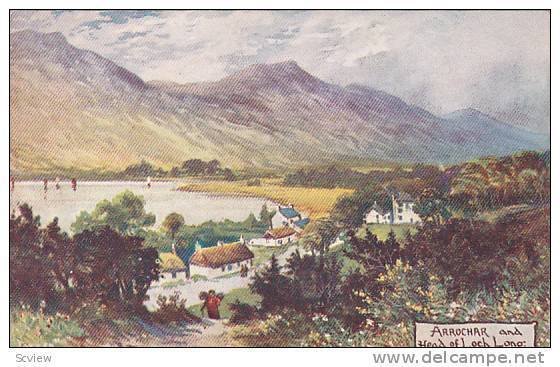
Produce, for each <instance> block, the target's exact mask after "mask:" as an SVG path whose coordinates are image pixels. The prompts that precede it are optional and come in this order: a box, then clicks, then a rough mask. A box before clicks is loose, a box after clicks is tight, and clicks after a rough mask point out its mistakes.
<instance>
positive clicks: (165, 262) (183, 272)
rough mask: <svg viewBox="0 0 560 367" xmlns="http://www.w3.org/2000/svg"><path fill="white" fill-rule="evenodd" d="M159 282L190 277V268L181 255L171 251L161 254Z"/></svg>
mask: <svg viewBox="0 0 560 367" xmlns="http://www.w3.org/2000/svg"><path fill="white" fill-rule="evenodd" d="M159 264H160V273H159V281H158V282H159V283H163V282H167V281H170V280H176V279H183V280H186V279H187V277H188V269H187V267H186V265H185V263H184V262H183V260H181V258H180V257H179V256H177V255H176V254H174V253H171V252H164V253H161V254H159Z"/></svg>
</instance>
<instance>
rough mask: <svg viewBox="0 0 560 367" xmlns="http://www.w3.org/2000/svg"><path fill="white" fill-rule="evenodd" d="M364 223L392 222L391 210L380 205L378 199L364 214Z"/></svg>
mask: <svg viewBox="0 0 560 367" xmlns="http://www.w3.org/2000/svg"><path fill="white" fill-rule="evenodd" d="M364 223H366V224H371V223H383V224H391V223H392V221H391V210H385V209H383V208H382V207H381V206H380V205H378V204H377V201H376V202H375V203H374V204H373V206H372V207H371V208H370V210H369V211H368V212H367V213H366V215H365V216H364Z"/></svg>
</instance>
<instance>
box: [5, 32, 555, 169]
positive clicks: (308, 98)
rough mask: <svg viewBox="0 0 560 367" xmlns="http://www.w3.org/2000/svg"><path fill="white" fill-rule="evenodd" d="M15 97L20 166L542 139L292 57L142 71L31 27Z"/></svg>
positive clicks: (15, 67) (459, 153)
mask: <svg viewBox="0 0 560 367" xmlns="http://www.w3.org/2000/svg"><path fill="white" fill-rule="evenodd" d="M10 108H11V120H10V122H11V123H10V133H11V134H10V142H11V144H12V149H11V152H10V154H11V160H10V161H11V162H10V164H11V166H10V167H11V169H14V170H30V169H34V170H37V169H48V168H49V167H54V166H57V167H83V168H103V169H111V168H117V167H118V168H122V167H123V166H124V165H127V164H131V163H136V162H138V161H140V160H142V159H145V160H147V161H150V162H152V163H154V164H157V165H161V166H164V167H168V166H170V165H173V164H177V163H179V162H181V161H183V160H186V159H189V158H201V159H219V160H220V161H222V162H224V163H225V164H227V165H230V166H232V167H236V168H249V167H261V168H263V167H266V168H281V167H288V166H299V165H301V166H303V165H307V164H323V163H328V162H336V161H340V160H344V159H351V160H359V159H366V160H380V161H381V160H383V161H387V160H391V161H399V162H400V161H403V162H404V161H406V162H453V161H460V160H464V159H470V158H475V157H477V156H481V155H493V154H507V153H511V152H514V151H517V150H523V149H544V148H546V147H547V145H546V144H547V141H546V139H545V137H540V138H539V135H538V134H536V135H535V134H533V135H532V134H530V133H529V132H527V133H525V132H523V131H520V130H518V129H516V128H513V126H512V129H509V131H503V130H507V129H499V128H497V127H496V125H498V127H500V126H502V125H500V123H501V122H500V121H498V120H496V121H495V122H492V121H490V122H488V121H485V122H488V123H489V125H487V126H485V127H484V129H483V130H484V131H480V129H478V130H477V129H473V128H472V126H471V125H472V124H474V122H473V123H469V122H468V121H467V122H465V118H464V116H463V117H462V118H461V119H459V118H456V119H445V118H443V117H438V116H436V115H434V114H432V113H431V112H430V111H427V110H425V109H422V108H420V107H417V106H413V105H409V104H407V103H406V102H405V101H403V100H402V99H400V98H399V97H397V96H393V95H391V94H388V93H386V92H383V91H380V90H377V89H375V88H371V87H367V86H362V85H349V86H339V85H335V84H330V83H327V82H325V81H322V80H321V79H319V78H317V77H315V76H313V75H312V74H310V73H308V72H307V71H305V70H303V69H302V68H301V67H299V65H298V64H297V63H296V62H295V61H293V60H290V61H285V62H280V63H276V64H254V65H251V66H249V67H247V68H245V69H242V70H240V71H238V72H236V73H233V74H231V75H229V76H227V77H225V78H223V79H221V80H218V81H215V82H204V83H188V84H178V83H173V82H162V81H148V82H146V81H144V80H143V79H142V78H140V77H139V76H137V75H136V74H134V73H132V72H130V71H129V70H127V69H125V68H123V67H121V66H119V65H117V64H116V63H114V62H112V61H110V60H108V59H106V58H104V57H103V56H101V55H99V54H97V53H95V52H93V51H88V50H83V49H79V48H77V47H75V46H73V45H71V44H70V43H69V42H68V41H67V40H66V38H65V37H64V36H63V35H62V34H52V33H49V34H45V33H40V32H34V31H21V32H15V33H10ZM459 120H460V121H459ZM508 126H511V125H508ZM497 132H499V133H500V134H501V135H502V136H499V137H498V136H496V133H497ZM497 138H501V139H502V141H503V142H504V144H503V146H501V147H496V144H495V142H496V139H497Z"/></svg>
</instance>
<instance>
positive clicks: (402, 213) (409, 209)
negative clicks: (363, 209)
mask: <svg viewBox="0 0 560 367" xmlns="http://www.w3.org/2000/svg"><path fill="white" fill-rule="evenodd" d="M421 221H422V219H420V216H419V215H418V214H416V213H415V212H414V199H413V198H412V196H410V195H409V194H407V193H398V194H392V195H391V209H390V210H385V209H383V208H382V207H381V206H380V205H378V204H377V202H375V203H374V205H373V206H372V207H371V208H370V210H369V211H368V212H367V213H366V214H365V216H364V223H366V224H372V223H382V224H416V223H420V222H421Z"/></svg>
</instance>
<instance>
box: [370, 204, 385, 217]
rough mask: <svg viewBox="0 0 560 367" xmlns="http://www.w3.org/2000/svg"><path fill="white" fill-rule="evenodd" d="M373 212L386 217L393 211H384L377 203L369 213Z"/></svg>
mask: <svg viewBox="0 0 560 367" xmlns="http://www.w3.org/2000/svg"><path fill="white" fill-rule="evenodd" d="M372 210H375V211H376V212H378V213H379V214H381V215H385V214H387V213H390V212H391V210H388V209H384V208H383V207H381V206H380V205H379V204H377V203H375V204H373V205H372V206H371V207H370V208H369V211H368V212H370V211H372Z"/></svg>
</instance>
